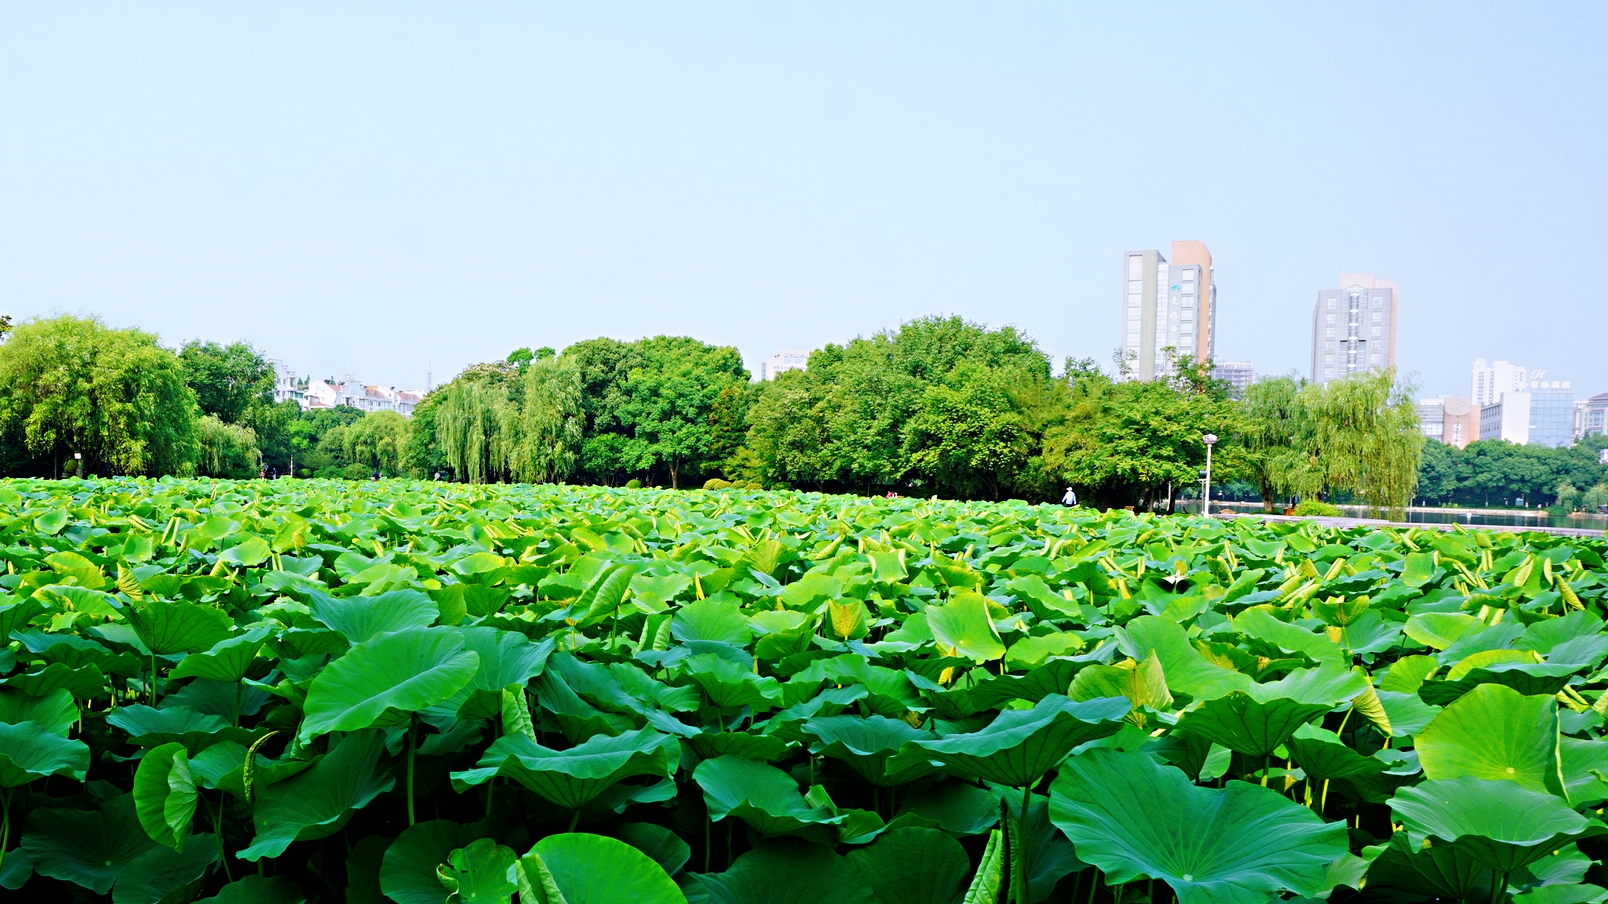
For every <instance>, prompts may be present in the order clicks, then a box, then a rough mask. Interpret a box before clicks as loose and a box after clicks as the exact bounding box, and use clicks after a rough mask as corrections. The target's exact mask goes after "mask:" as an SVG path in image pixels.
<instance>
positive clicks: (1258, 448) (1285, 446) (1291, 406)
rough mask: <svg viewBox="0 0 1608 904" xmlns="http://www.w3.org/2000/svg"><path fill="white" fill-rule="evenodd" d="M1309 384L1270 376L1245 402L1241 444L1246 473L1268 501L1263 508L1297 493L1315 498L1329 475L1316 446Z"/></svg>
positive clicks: (1251, 390) (1249, 390)
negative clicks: (1312, 438) (1324, 471)
mask: <svg viewBox="0 0 1608 904" xmlns="http://www.w3.org/2000/svg"><path fill="white" fill-rule="evenodd" d="M1308 386H1309V384H1308V383H1307V382H1306V381H1305V380H1297V379H1295V378H1294V377H1264V378H1263V379H1260V380H1257V381H1256V382H1254V383H1252V384H1251V385H1250V386H1247V387H1246V388H1245V396H1244V399H1243V400H1242V401H1241V402H1240V409H1239V410H1240V432H1239V433H1238V434H1237V435H1236V436H1235V441H1236V445H1237V446H1238V447H1239V448H1240V449H1242V450H1243V452H1244V462H1245V466H1244V469H1243V470H1244V472H1245V476H1246V478H1247V479H1248V480H1250V481H1251V482H1252V483H1254V484H1255V485H1256V488H1257V491H1258V492H1259V493H1260V495H1261V497H1262V508H1263V509H1264V510H1265V511H1269V512H1271V511H1273V508H1274V501H1275V500H1276V499H1277V498H1278V497H1280V496H1287V495H1291V494H1296V495H1302V496H1315V495H1317V494H1318V493H1320V492H1321V491H1322V490H1323V475H1322V473H1321V471H1320V469H1319V468H1318V467H1317V460H1316V458H1315V456H1314V454H1313V450H1312V449H1311V448H1310V443H1309V439H1310V435H1311V433H1312V430H1313V427H1312V424H1311V414H1312V412H1311V409H1310V408H1309V406H1308V404H1307V402H1308V400H1309V398H1310V394H1309V393H1308Z"/></svg>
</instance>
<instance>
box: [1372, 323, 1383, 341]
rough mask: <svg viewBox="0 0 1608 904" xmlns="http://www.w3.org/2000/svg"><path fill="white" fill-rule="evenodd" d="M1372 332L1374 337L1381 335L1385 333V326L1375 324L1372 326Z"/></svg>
mask: <svg viewBox="0 0 1608 904" xmlns="http://www.w3.org/2000/svg"><path fill="white" fill-rule="evenodd" d="M1373 334H1374V338H1375V339H1378V338H1379V337H1380V336H1383V335H1384V334H1385V328H1384V327H1382V326H1377V325H1376V326H1374V328H1373Z"/></svg>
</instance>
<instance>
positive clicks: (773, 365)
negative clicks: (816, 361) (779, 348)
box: [759, 352, 810, 380]
mask: <svg viewBox="0 0 1608 904" xmlns="http://www.w3.org/2000/svg"><path fill="white" fill-rule="evenodd" d="M809 363H810V353H809V352H777V353H776V354H774V355H771V356H770V357H769V358H766V359H765V360H763V361H761V362H759V378H760V379H761V380H774V379H776V375H777V374H779V373H782V372H783V371H789V370H803V369H804V368H805V367H806V366H808V365H809Z"/></svg>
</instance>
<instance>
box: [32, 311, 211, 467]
mask: <svg viewBox="0 0 1608 904" xmlns="http://www.w3.org/2000/svg"><path fill="white" fill-rule="evenodd" d="M0 445H3V449H4V457H5V459H6V470H7V471H8V472H9V473H13V474H25V475H50V474H60V473H62V472H63V470H64V468H65V467H67V466H69V465H74V464H75V462H76V461H77V460H76V459H74V458H73V456H74V453H79V454H81V455H82V456H83V459H82V464H81V465H75V466H76V467H80V468H82V469H83V471H84V472H85V473H90V474H94V473H104V472H112V473H118V474H179V473H187V472H189V471H190V470H192V469H193V467H194V463H195V458H196V454H197V445H196V402H195V395H194V393H193V392H191V391H190V389H189V387H188V386H186V385H185V381H184V373H183V369H182V368H181V367H180V364H179V360H178V358H177V357H176V356H175V355H174V354H173V353H172V352H171V351H168V350H167V349H164V348H162V347H161V346H160V345H158V344H157V338H156V337H155V336H153V335H151V334H150V333H143V332H140V331H139V330H132V329H111V328H108V327H107V326H106V325H105V324H103V323H102V322H101V321H100V320H98V319H95V318H81V317H72V316H60V317H52V318H49V319H42V320H29V321H26V322H24V323H21V324H19V325H17V327H16V328H15V329H14V330H13V331H12V332H11V334H10V336H9V337H8V338H7V339H6V341H5V343H4V344H0Z"/></svg>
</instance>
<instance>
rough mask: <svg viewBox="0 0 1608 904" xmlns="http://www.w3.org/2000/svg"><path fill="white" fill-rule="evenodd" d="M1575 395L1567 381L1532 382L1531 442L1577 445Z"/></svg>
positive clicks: (1551, 444) (1555, 445)
mask: <svg viewBox="0 0 1608 904" xmlns="http://www.w3.org/2000/svg"><path fill="white" fill-rule="evenodd" d="M1574 408H1575V394H1574V390H1573V389H1571V388H1570V386H1569V382H1568V381H1567V380H1564V381H1558V380H1537V381H1534V382H1532V383H1531V384H1530V442H1532V443H1538V444H1540V445H1543V446H1552V447H1553V448H1558V447H1560V446H1572V445H1574Z"/></svg>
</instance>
